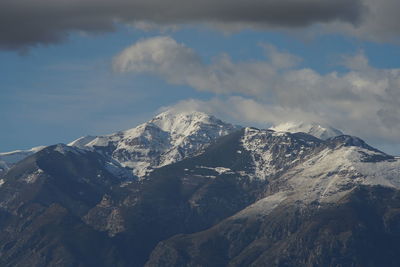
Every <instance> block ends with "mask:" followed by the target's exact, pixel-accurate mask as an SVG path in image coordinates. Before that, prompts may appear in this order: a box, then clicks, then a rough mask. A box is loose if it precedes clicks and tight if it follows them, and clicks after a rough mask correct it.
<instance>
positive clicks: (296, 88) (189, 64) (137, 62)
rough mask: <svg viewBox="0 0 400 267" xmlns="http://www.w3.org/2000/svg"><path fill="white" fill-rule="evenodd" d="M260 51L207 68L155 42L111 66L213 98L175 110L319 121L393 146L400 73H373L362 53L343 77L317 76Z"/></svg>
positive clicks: (187, 53) (170, 43) (398, 130)
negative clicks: (259, 57)
mask: <svg viewBox="0 0 400 267" xmlns="http://www.w3.org/2000/svg"><path fill="white" fill-rule="evenodd" d="M262 47H264V48H265V52H266V59H264V60H260V61H241V62H234V61H233V60H231V59H230V58H229V56H228V55H222V56H220V57H218V58H216V59H214V60H213V61H212V62H211V63H209V64H206V63H204V62H203V61H202V60H201V58H200V56H199V55H197V54H196V52H195V51H194V50H193V49H191V48H189V47H187V46H185V45H184V44H180V43H177V42H176V41H175V40H173V39H172V38H170V37H156V38H151V39H146V40H142V41H140V42H138V43H136V44H134V45H133V46H131V47H129V48H127V49H126V50H124V51H123V52H121V53H120V54H119V55H117V56H116V58H115V61H114V66H115V68H116V70H118V71H122V72H129V73H136V74H140V73H148V74H153V75H157V76H160V77H162V78H164V79H165V80H166V81H167V82H169V83H171V84H182V85H188V86H191V87H193V88H195V89H196V90H199V91H208V92H212V93H215V94H216V98H214V99H212V100H210V101H199V100H189V101H185V102H182V103H179V106H180V107H186V108H188V107H190V106H191V107H193V108H197V107H198V108H199V109H203V110H204V111H208V112H210V111H212V112H211V113H219V114H222V113H225V115H229V116H230V117H233V118H236V119H238V120H243V121H253V122H256V123H275V124H276V123H280V122H285V121H298V120H300V121H317V122H321V123H324V124H330V125H333V126H335V127H338V128H341V129H346V131H347V132H349V133H352V134H354V135H358V136H361V137H364V138H367V139H368V140H374V142H393V143H396V142H398V139H399V137H400V123H399V119H398V118H400V114H399V112H400V111H399V109H398V107H399V106H400V69H377V68H374V67H373V66H371V65H370V64H369V62H368V58H367V57H366V56H365V55H364V53H363V52H362V51H360V52H359V53H358V54H356V55H353V56H347V57H344V60H343V65H344V66H346V67H347V68H348V70H347V71H346V72H344V73H338V72H331V73H328V74H324V75H322V74H320V73H318V72H317V71H315V70H312V69H308V68H301V67H298V65H296V64H297V63H298V62H299V61H300V59H299V58H298V57H297V56H295V55H290V54H289V53H285V52H282V51H279V50H278V49H276V48H275V47H273V46H272V45H269V44H266V45H263V46H262ZM205 109H208V110H205ZM228 113H229V114H228Z"/></svg>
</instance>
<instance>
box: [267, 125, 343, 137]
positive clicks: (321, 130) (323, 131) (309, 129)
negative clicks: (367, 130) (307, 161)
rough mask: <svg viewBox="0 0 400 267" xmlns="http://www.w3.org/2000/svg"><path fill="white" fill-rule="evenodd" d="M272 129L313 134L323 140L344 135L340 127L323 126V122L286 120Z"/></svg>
mask: <svg viewBox="0 0 400 267" xmlns="http://www.w3.org/2000/svg"><path fill="white" fill-rule="evenodd" d="M270 129H271V130H274V131H277V132H290V133H298V132H302V133H308V134H310V135H312V136H315V137H317V138H319V139H323V140H326V139H328V138H331V137H335V136H339V135H343V132H341V131H340V130H338V129H335V128H333V127H331V126H322V125H321V124H318V123H304V122H297V123H295V122H286V123H282V124H278V125H276V126H273V127H271V128H270Z"/></svg>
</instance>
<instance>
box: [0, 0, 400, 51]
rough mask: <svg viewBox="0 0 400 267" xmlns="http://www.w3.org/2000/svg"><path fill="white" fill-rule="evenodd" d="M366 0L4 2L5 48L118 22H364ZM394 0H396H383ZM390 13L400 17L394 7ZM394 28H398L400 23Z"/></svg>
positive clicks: (1, 38) (0, 14)
mask: <svg viewBox="0 0 400 267" xmlns="http://www.w3.org/2000/svg"><path fill="white" fill-rule="evenodd" d="M365 1H369V2H367V4H371V5H375V4H374V2H372V0H335V1H332V0H219V1H212V0H202V1H198V0H113V1H109V0H57V1H51V0H18V1H16V0H2V1H0V32H1V35H0V48H3V49H4V48H5V49H20V48H25V47H29V46H33V45H37V44H49V43H56V42H60V41H62V40H64V39H65V38H66V37H67V35H68V33H69V32H71V31H84V32H106V31H112V30H113V29H114V25H115V23H116V22H118V23H126V24H135V22H136V23H137V22H146V23H148V24H146V25H152V24H158V25H170V24H188V23H189V24H191V23H209V24H214V25H216V24H219V25H225V26H226V27H229V25H237V26H238V27H239V28H243V27H257V28H263V29H271V28H276V27H278V28H281V27H284V28H303V27H307V26H310V25H313V24H315V23H323V24H327V23H328V24H329V23H332V22H342V23H344V25H358V24H360V23H362V22H363V21H364V19H363V16H364V14H366V10H368V7H367V6H366V5H365V3H364V2H365ZM388 1H393V0H384V1H382V3H383V2H388ZM379 3H381V1H379ZM393 3H394V1H393ZM395 10H396V9H395ZM395 10H394V11H395ZM389 11H391V10H389ZM390 14H392V15H393V17H394V18H397V14H393V10H392V12H391V13H390ZM382 23H383V24H385V25H386V24H390V25H391V23H392V22H390V21H387V20H385V21H382ZM136 25H138V27H143V25H144V24H143V23H139V24H136ZM396 26H397V25H396ZM391 30H395V31H396V32H397V29H396V28H395V27H391Z"/></svg>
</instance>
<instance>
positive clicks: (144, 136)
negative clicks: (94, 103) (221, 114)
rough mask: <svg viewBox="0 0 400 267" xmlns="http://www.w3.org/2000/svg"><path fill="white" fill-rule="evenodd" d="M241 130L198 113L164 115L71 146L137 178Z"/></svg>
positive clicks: (81, 139)
mask: <svg viewBox="0 0 400 267" xmlns="http://www.w3.org/2000/svg"><path fill="white" fill-rule="evenodd" d="M239 128H240V127H238V126H234V125H232V124H229V123H225V122H223V121H221V120H219V119H217V118H215V117H214V116H210V115H207V114H205V113H201V112H182V113H176V112H173V111H166V112H163V113H161V114H159V115H157V116H156V117H154V118H153V119H152V120H150V121H149V122H146V123H144V124H141V125H139V126H137V127H135V128H133V129H130V130H126V131H123V132H117V133H114V134H111V135H107V136H97V137H92V136H86V137H81V138H79V139H78V140H75V141H73V142H71V143H70V144H69V145H70V146H76V147H79V148H83V149H85V148H87V149H94V150H95V151H98V152H100V153H102V154H104V155H107V156H109V157H110V158H112V159H114V160H116V161H118V162H119V163H121V164H122V165H123V166H126V167H129V168H131V169H132V170H133V172H134V174H135V175H136V176H139V177H143V176H145V175H146V174H147V173H148V172H150V171H151V170H153V169H154V168H159V167H161V166H165V165H168V164H171V163H174V162H177V161H180V160H182V159H184V158H187V157H192V156H194V155H196V154H198V153H200V152H201V151H202V150H203V149H204V148H205V147H207V146H208V145H209V144H210V143H212V142H213V141H215V140H216V139H217V138H219V137H221V136H224V135H227V134H229V133H232V132H234V131H236V130H238V129H239Z"/></svg>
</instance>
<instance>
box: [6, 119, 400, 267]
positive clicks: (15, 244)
mask: <svg viewBox="0 0 400 267" xmlns="http://www.w3.org/2000/svg"><path fill="white" fill-rule="evenodd" d="M118 151H120V152H118ZM122 155H124V157H122ZM168 157H170V158H168ZM141 164H142V165H144V166H145V167H146V168H143V169H141V170H143V173H142V174H143V176H141V179H135V178H134V177H132V170H133V168H135V167H137V166H139V167H140V166H142V165H141ZM149 170H151V171H149ZM399 225H400V159H398V158H395V157H393V156H390V155H387V154H385V153H383V152H381V151H379V150H377V149H375V148H373V147H371V146H369V145H368V144H366V143H365V142H364V141H363V140H361V139H359V138H357V137H354V136H348V135H340V136H335V137H331V138H328V139H326V140H323V139H319V138H316V137H315V136H312V135H310V134H307V133H303V132H296V133H290V132H281V131H273V130H270V129H267V130H263V129H257V128H251V127H248V128H239V127H237V126H233V125H231V124H228V123H224V122H222V121H220V120H218V119H216V118H214V117H213V116H209V115H205V114H203V113H183V114H177V113H171V112H166V113H163V114H160V115H159V116H156V117H155V118H154V119H152V120H151V121H149V122H147V123H145V124H142V125H140V126H138V127H136V128H134V129H132V130H128V131H123V132H118V133H115V134H112V135H109V136H100V137H87V138H81V139H78V140H77V141H75V142H74V143H71V144H69V145H68V146H67V145H62V144H58V145H54V146H48V147H46V148H44V149H42V150H41V151H39V152H37V153H35V154H32V155H30V156H28V157H26V158H25V159H23V160H22V161H19V162H17V163H16V164H15V165H14V166H12V167H11V168H10V169H9V170H7V171H6V172H5V173H4V174H3V175H2V177H0V227H1V229H4V230H3V231H1V232H0V255H1V257H0V265H1V266H100V267H101V266H398V265H399V263H400V256H399V255H400V253H399V252H400V249H398V245H397V244H398V243H399V241H400V231H399V229H400V228H399Z"/></svg>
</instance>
